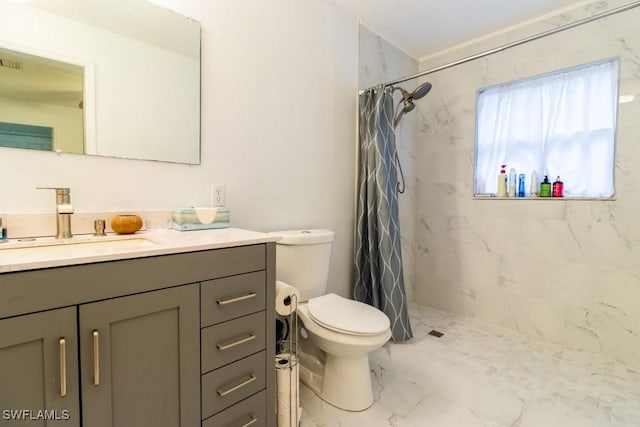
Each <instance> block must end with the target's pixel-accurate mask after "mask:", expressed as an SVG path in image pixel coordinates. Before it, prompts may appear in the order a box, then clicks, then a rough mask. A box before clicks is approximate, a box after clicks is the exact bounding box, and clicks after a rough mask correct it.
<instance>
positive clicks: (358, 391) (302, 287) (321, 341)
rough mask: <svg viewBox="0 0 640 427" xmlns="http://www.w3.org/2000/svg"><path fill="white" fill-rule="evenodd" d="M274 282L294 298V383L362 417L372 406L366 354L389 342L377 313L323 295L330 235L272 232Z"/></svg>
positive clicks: (384, 318) (324, 232) (384, 319)
mask: <svg viewBox="0 0 640 427" xmlns="http://www.w3.org/2000/svg"><path fill="white" fill-rule="evenodd" d="M273 234H278V235H280V236H282V238H281V239H280V240H279V241H278V242H277V245H276V280H279V281H282V282H285V283H287V284H289V285H291V286H293V287H295V288H296V289H298V291H299V292H300V301H299V303H298V309H297V314H298V319H299V323H298V331H297V335H296V336H297V340H298V348H299V352H300V379H301V381H302V382H303V383H304V384H305V385H307V386H308V387H309V388H310V389H311V390H313V391H314V392H315V393H316V394H317V395H318V396H320V397H321V398H322V399H323V400H324V401H326V402H328V403H330V404H332V405H333V406H336V407H338V408H340V409H345V410H348V411H362V410H364V409H367V408H368V407H369V406H371V404H372V403H373V392H372V389H371V375H370V373H369V353H370V352H371V351H373V350H375V349H377V348H379V347H381V346H382V345H383V344H384V343H386V342H387V341H388V340H389V338H390V337H391V330H390V329H389V319H388V318H387V316H386V315H385V314H384V313H382V312H381V311H380V310H378V309H376V308H374V307H372V306H370V305H367V304H363V303H360V302H357V301H353V300H350V299H347V298H343V297H341V296H339V295H336V294H326V292H327V277H328V274H329V263H330V260H331V246H332V243H333V232H332V231H328V230H295V231H281V232H274V233H273Z"/></svg>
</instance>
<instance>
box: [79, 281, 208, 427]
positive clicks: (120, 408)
mask: <svg viewBox="0 0 640 427" xmlns="http://www.w3.org/2000/svg"><path fill="white" fill-rule="evenodd" d="M198 308H199V298H198V285H197V284H194V285H188V286H180V287H175V288H169V289H164V290H159V291H154V292H148V293H144V294H138V295H132V296H128V297H121V298H114V299H110V300H105V301H101V302H96V303H91V304H84V305H81V306H80V322H79V331H80V332H79V333H80V354H81V356H80V358H81V362H80V363H81V365H82V374H81V384H82V386H81V389H82V408H83V415H82V417H83V424H84V425H85V426H91V427H100V426H105V427H130V426H136V427H145V426H149V427H162V426H167V427H169V426H170V427H176V426H183V427H190V426H198V425H199V423H200V392H199V384H200V377H199V374H200V370H199V367H200V351H199V348H200V341H199V336H200V335H199V332H200V329H199V319H198V313H199V310H198Z"/></svg>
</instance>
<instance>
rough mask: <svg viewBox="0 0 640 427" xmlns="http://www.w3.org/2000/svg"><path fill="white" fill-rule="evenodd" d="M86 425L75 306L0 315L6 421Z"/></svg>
mask: <svg viewBox="0 0 640 427" xmlns="http://www.w3.org/2000/svg"><path fill="white" fill-rule="evenodd" d="M5 425H6V426H9V425H20V426H45V425H46V426H62V425H63V426H65V427H72V426H73V427H77V426H80V411H79V393H78V344H77V329H76V309H75V307H69V308H63V309H59V310H51V311H45V312H42V313H35V314H29V315H25V316H18V317H13V318H10V319H5V320H0V426H5Z"/></svg>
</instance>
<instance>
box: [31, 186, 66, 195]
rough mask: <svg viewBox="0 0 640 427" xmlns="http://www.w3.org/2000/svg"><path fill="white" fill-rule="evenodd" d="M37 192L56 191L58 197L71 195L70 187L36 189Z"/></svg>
mask: <svg viewBox="0 0 640 427" xmlns="http://www.w3.org/2000/svg"><path fill="white" fill-rule="evenodd" d="M36 190H56V195H59V196H66V195H68V194H71V190H70V189H69V187H36Z"/></svg>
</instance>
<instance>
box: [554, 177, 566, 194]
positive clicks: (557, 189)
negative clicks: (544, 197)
mask: <svg viewBox="0 0 640 427" xmlns="http://www.w3.org/2000/svg"><path fill="white" fill-rule="evenodd" d="M551 195H552V196H553V197H564V184H563V182H562V181H560V177H559V176H558V177H557V178H556V180H555V182H554V183H553V190H552V194H551Z"/></svg>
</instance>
